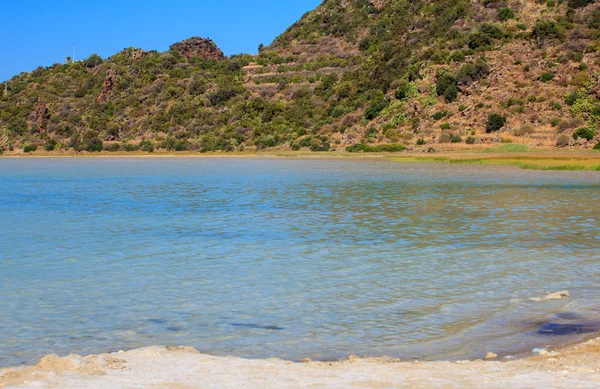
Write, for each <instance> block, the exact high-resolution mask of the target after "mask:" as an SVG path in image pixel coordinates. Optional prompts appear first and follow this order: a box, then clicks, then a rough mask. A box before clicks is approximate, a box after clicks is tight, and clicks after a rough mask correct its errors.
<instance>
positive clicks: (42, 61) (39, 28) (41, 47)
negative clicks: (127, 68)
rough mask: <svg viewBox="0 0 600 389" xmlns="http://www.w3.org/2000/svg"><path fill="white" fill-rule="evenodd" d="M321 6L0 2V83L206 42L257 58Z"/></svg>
mask: <svg viewBox="0 0 600 389" xmlns="http://www.w3.org/2000/svg"><path fill="white" fill-rule="evenodd" d="M320 3H321V0H254V1H242V0H217V1H202V0H171V1H166V0H143V1H142V0H120V1H118V0H78V1H75V0H31V1H22V0H14V1H12V0H0V15H2V17H1V18H0V34H1V35H0V36H2V39H1V40H0V81H3V80H6V79H9V78H10V77H12V76H14V75H16V74H19V73H20V72H23V71H31V70H33V69H35V68H36V67H38V66H49V65H52V64H54V63H57V62H64V60H65V58H66V57H67V56H71V53H72V49H71V48H72V47H73V46H76V47H77V49H76V59H82V58H87V57H89V56H90V55H91V54H93V53H97V54H99V55H101V56H102V57H108V56H110V55H112V54H114V53H116V52H118V51H120V50H121V49H123V48H125V47H130V46H134V47H141V48H143V49H145V50H159V51H165V50H168V48H169V45H171V44H172V43H175V42H178V41H181V40H183V39H186V38H189V37H191V36H197V35H198V36H203V37H209V38H211V39H212V40H214V41H215V42H216V43H217V45H219V47H220V48H221V49H222V50H223V51H224V52H225V54H226V55H231V54H239V53H242V52H243V53H256V51H257V48H258V45H259V43H264V44H265V45H267V44H269V43H271V41H272V40H273V39H274V38H275V37H276V36H277V35H279V34H280V33H282V32H283V31H284V30H285V29H286V28H287V27H289V26H290V25H291V24H292V23H293V22H295V21H296V20H298V19H299V18H300V17H301V16H302V15H303V14H304V13H305V12H306V11H309V10H311V9H314V8H315V7H316V6H317V5H319V4H320Z"/></svg>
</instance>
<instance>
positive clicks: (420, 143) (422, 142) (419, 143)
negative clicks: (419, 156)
mask: <svg viewBox="0 0 600 389" xmlns="http://www.w3.org/2000/svg"><path fill="white" fill-rule="evenodd" d="M426 143H427V142H425V139H423V138H419V139H417V146H423V145H424V144H426Z"/></svg>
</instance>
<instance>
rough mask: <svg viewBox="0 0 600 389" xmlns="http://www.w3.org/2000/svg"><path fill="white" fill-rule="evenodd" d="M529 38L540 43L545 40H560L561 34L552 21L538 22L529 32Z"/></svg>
mask: <svg viewBox="0 0 600 389" xmlns="http://www.w3.org/2000/svg"><path fill="white" fill-rule="evenodd" d="M531 37H532V38H533V39H536V40H537V41H538V43H542V41H543V40H545V39H555V38H557V39H560V38H561V37H562V33H561V32H560V29H559V28H558V25H557V24H556V23H555V22H554V21H552V20H538V21H537V22H535V26H534V27H533V30H532V31H531Z"/></svg>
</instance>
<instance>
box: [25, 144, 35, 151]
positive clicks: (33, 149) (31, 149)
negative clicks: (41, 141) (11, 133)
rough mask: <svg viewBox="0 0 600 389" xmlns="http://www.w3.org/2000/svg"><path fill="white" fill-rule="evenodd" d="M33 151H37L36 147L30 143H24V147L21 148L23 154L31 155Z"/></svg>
mask: <svg viewBox="0 0 600 389" xmlns="http://www.w3.org/2000/svg"><path fill="white" fill-rule="evenodd" d="M35 151H37V146H36V145H32V144H31V143H26V144H25V146H23V152H25V153H33V152H35Z"/></svg>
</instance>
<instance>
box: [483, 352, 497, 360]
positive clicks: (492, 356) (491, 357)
mask: <svg viewBox="0 0 600 389" xmlns="http://www.w3.org/2000/svg"><path fill="white" fill-rule="evenodd" d="M494 358H498V354H495V353H492V352H488V353H487V354H485V359H494Z"/></svg>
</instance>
